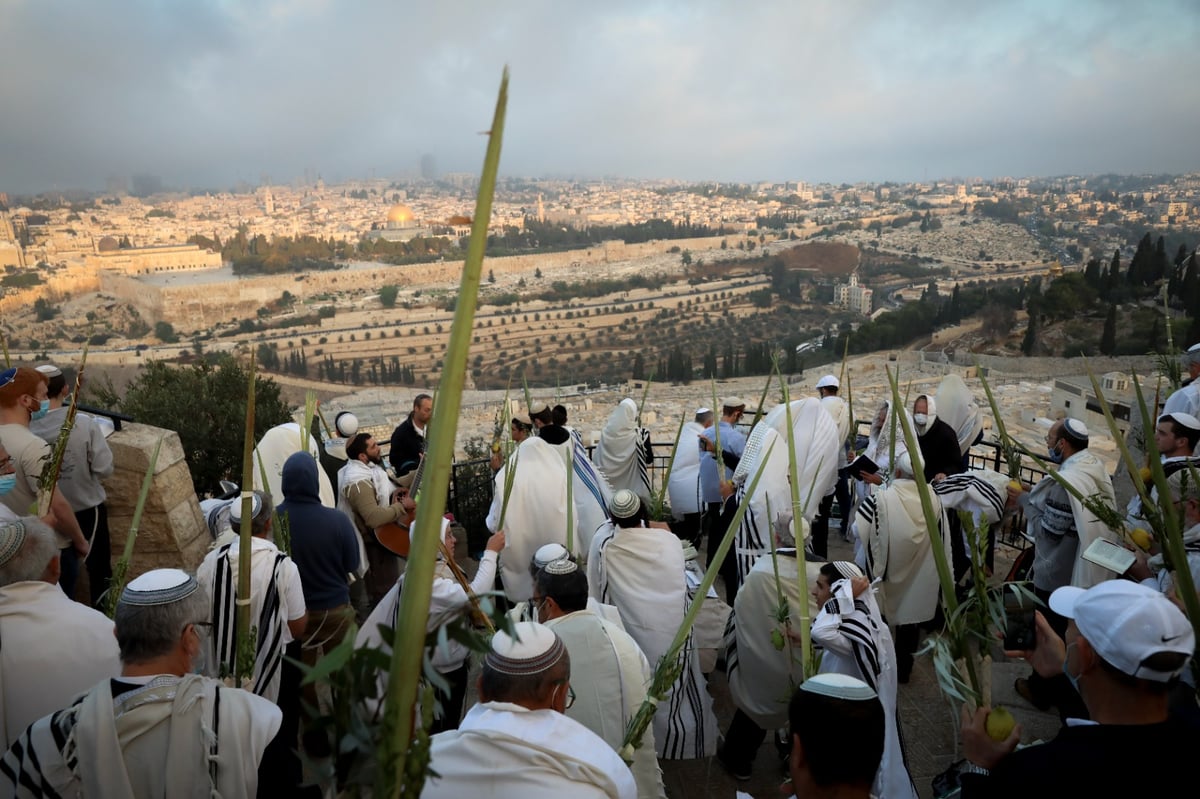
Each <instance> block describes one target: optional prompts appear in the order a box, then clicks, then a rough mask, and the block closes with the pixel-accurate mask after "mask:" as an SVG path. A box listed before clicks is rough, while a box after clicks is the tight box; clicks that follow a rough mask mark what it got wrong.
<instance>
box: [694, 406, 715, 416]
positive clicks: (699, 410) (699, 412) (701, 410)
mask: <svg viewBox="0 0 1200 799" xmlns="http://www.w3.org/2000/svg"><path fill="white" fill-rule="evenodd" d="M706 413H712V408H703V407H701V408H697V409H696V415H697V416H702V415H703V414H706Z"/></svg>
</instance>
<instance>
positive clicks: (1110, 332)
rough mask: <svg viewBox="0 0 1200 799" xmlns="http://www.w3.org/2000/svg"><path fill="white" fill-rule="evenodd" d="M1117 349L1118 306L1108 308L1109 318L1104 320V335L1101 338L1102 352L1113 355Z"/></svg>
mask: <svg viewBox="0 0 1200 799" xmlns="http://www.w3.org/2000/svg"><path fill="white" fill-rule="evenodd" d="M1116 349H1117V306H1116V305H1110V306H1108V316H1107V317H1105V319H1104V333H1102V334H1101V336H1100V352H1101V353H1103V354H1104V355H1112V354H1113V353H1114V352H1116Z"/></svg>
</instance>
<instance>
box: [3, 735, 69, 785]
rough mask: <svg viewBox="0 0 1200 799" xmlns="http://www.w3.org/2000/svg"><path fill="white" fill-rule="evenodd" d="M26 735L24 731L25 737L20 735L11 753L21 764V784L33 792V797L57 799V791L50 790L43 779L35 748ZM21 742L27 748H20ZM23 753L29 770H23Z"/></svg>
mask: <svg viewBox="0 0 1200 799" xmlns="http://www.w3.org/2000/svg"><path fill="white" fill-rule="evenodd" d="M27 735H28V731H26V735H22V736H21V737H20V738H18V739H17V743H15V744H13V747H12V751H13V752H14V753H15V754H16V756H17V758H18V759H19V760H20V762H21V775H20V781H21V784H22V785H24V786H25V787H26V788H28V789H29V790H30V791H33V793H34V795H35V796H45V797H48V799H59V794H58V791H56V790H54V788H52V787H51V786H50V784H49V783H48V782H46V780H45V779H44V778H43V775H42V764H41V762H39V760H38V756H37V747H36V746H34V745H33V740H32V738H30V737H26V736H27ZM21 741H25V742H26V743H27V746H24V747H22V746H21ZM23 751H24V752H25V753H27V754H28V761H29V765H30V768H28V769H27V768H25V761H26V759H27V758H26V756H25V755H24V754H22V752H23ZM35 775H36V779H35Z"/></svg>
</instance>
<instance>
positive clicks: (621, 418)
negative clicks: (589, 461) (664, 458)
mask: <svg viewBox="0 0 1200 799" xmlns="http://www.w3.org/2000/svg"><path fill="white" fill-rule="evenodd" d="M639 417H640V413H639V411H638V406H637V403H636V402H634V401H633V400H632V399H630V398H629V397H626V398H625V399H623V400H621V401H620V402H619V403H618V404H617V407H616V408H614V409H613V412H612V413H611V414H609V417H608V421H607V422H606V423H605V425H604V429H603V430H601V431H600V440H599V441H597V442H596V453H595V455H594V456H593V459H594V461H595V463H596V468H597V469H599V470H600V473H601V474H603V475H604V476H605V477H606V478H607V479H608V482H609V484H610V485H611V486H612V487H613V490H614V491H617V490H620V489H622V488H628V489H629V490H630V491H632V492H633V493H635V494H637V495H638V498H639V499H641V500H642V502H646V503H649V502H650V501H651V500H652V499H653V498H654V497H653V492H652V491H651V490H650V474H649V472H648V471H647V468H648V467H649V466H650V464H652V463H654V454H653V453H652V452H651V450H650V431H648V430H647V429H646V428H644V427H641V426H640V418H639Z"/></svg>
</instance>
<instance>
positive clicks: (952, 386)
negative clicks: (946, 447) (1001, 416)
mask: <svg viewBox="0 0 1200 799" xmlns="http://www.w3.org/2000/svg"><path fill="white" fill-rule="evenodd" d="M936 396H937V409H938V413H939V414H940V415H941V417H942V421H943V422H945V423H946V424H948V425H950V427H952V428H954V432H955V434H956V435H957V436H958V448H959V450H960V451H961V452H962V454H963V455H966V454H967V452H968V450H970V449H971V445H972V444H973V443H975V439H977V438H979V434H980V433H982V432H983V414H981V413H980V412H979V405H978V404H977V403H976V402H975V397H973V396H972V395H971V390H970V389H969V388H967V384H966V383H965V382H964V381H963V379H962V378H961V377H959V376H958V375H956V374H948V375H946V376H945V377H943V378H942V382H941V383H939V384H938V388H937V395H936Z"/></svg>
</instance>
